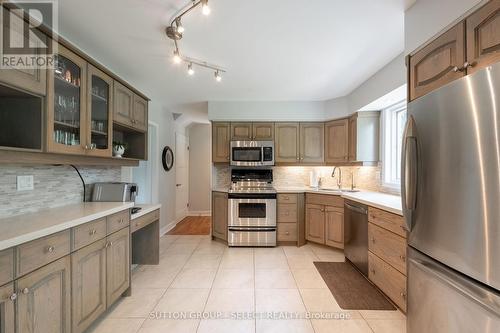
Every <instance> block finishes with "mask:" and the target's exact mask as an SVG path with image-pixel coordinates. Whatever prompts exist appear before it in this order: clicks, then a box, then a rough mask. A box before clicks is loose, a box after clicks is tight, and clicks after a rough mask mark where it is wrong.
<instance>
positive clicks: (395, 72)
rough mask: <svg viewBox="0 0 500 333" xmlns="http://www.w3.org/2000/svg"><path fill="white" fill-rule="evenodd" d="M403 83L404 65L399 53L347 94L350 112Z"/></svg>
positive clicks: (404, 75)
mask: <svg viewBox="0 0 500 333" xmlns="http://www.w3.org/2000/svg"><path fill="white" fill-rule="evenodd" d="M405 83H406V65H405V58H404V55H403V54H402V53H401V54H400V55H398V56H397V57H396V58H394V59H393V60H392V61H391V62H390V63H388V64H387V65H386V66H384V67H383V68H382V69H381V70H379V71H378V72H377V73H375V75H373V76H372V77H370V78H369V79H367V80H366V81H365V82H364V83H363V84H361V85H360V86H359V87H358V88H356V89H355V90H354V91H353V92H351V94H349V96H348V104H349V111H350V113H354V112H356V111H358V110H360V109H361V108H363V107H364V106H366V105H367V104H370V103H371V102H373V101H374V100H376V99H378V98H379V97H382V96H384V95H386V94H387V93H389V92H391V91H393V90H394V89H397V88H399V87H400V86H402V85H403V84H405Z"/></svg>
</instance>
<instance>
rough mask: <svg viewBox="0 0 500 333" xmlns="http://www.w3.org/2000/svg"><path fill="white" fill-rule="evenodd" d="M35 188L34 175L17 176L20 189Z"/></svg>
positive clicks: (18, 188)
mask: <svg viewBox="0 0 500 333" xmlns="http://www.w3.org/2000/svg"><path fill="white" fill-rule="evenodd" d="M33 189H34V185H33V176H17V190H18V191H30V190H33Z"/></svg>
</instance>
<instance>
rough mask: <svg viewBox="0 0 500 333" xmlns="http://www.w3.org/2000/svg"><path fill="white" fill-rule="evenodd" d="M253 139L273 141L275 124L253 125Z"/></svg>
mask: <svg viewBox="0 0 500 333" xmlns="http://www.w3.org/2000/svg"><path fill="white" fill-rule="evenodd" d="M252 138H253V140H258V141H273V140H274V123H252Z"/></svg>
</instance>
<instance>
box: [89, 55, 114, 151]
mask: <svg viewBox="0 0 500 333" xmlns="http://www.w3.org/2000/svg"><path fill="white" fill-rule="evenodd" d="M87 82H88V89H87V114H88V116H87V124H90V126H87V137H88V138H89V140H88V141H89V144H90V149H89V150H88V153H89V154H90V155H96V156H111V147H112V138H113V135H112V131H113V121H112V119H113V79H112V78H111V77H110V76H108V75H106V74H105V73H104V72H103V71H101V70H99V69H97V68H95V67H94V66H92V65H90V64H89V65H88V71H87Z"/></svg>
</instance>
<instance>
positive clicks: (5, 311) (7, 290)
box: [0, 283, 16, 333]
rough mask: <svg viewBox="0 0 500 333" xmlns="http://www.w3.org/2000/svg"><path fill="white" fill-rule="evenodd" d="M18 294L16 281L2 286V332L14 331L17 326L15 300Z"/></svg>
mask: <svg viewBox="0 0 500 333" xmlns="http://www.w3.org/2000/svg"><path fill="white" fill-rule="evenodd" d="M15 297H16V294H15V293H14V283H9V284H7V285H5V286H2V287H0V332H2V333H12V332H14V326H15V315H14V304H15V303H14V302H15Z"/></svg>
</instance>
